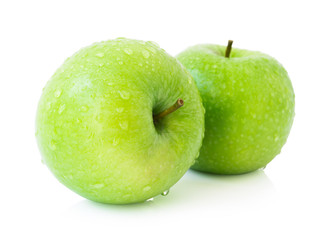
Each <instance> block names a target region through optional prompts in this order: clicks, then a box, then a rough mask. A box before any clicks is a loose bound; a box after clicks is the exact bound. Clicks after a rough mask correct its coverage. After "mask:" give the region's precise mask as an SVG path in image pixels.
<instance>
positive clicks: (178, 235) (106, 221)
mask: <svg viewBox="0 0 330 240" xmlns="http://www.w3.org/2000/svg"><path fill="white" fill-rule="evenodd" d="M327 2H328V1H318V0H313V1H303V0H301V1H289V0H285V1H282V0H276V1H255V0H249V1H243V0H242V1H231V0H227V1H208V0H202V1H193V0H190V1H179V0H176V1H170V0H167V1H143V0H140V1H123V0H122V1H119V0H117V1H97V0H94V1H59V0H57V1H33V0H30V1H1V2H0V26H1V28H0V35H1V36H0V42H1V44H0V104H1V105H0V106H1V108H0V112H1V115H0V140H1V145H0V146H1V147H0V161H1V163H0V184H1V185H0V186H1V187H0V221H1V223H0V239H151V238H153V239H187V238H190V239H217V238H218V239H226V240H228V239H267V240H268V239H290V240H291V239H318V240H319V239H329V238H330V233H329V231H330V230H329V226H330V217H329V216H330V206H329V205H330V197H329V193H330V187H329V185H330V173H329V168H330V157H329V148H330V140H329V135H330V128H329V123H330V114H329V105H330V95H329V87H330V78H329V77H330V73H329V72H330V61H329V59H330V58H329V56H330V48H329V43H330V37H329V30H330V29H329V23H330V17H329V7H327V5H326V3H327ZM117 37H128V38H136V39H143V40H152V41H155V42H157V43H159V44H160V46H161V47H162V48H164V49H166V50H167V52H169V53H170V54H172V55H176V54H177V53H179V52H180V51H182V50H184V49H185V48H186V47H188V46H191V45H194V44H197V43H218V44H226V43H227V40H228V39H233V40H234V47H238V48H245V49H250V50H259V51H262V52H265V53H268V54H270V55H271V56H273V57H275V58H277V59H278V60H279V61H280V62H281V63H282V64H283V65H284V66H285V68H286V69H287V71H288V72H289V75H290V77H291V79H292V82H293V86H294V89H295V93H296V118H295V121H294V125H293V128H292V131H291V134H290V137H289V139H288V142H287V144H286V145H285V146H284V148H283V149H282V153H281V154H280V155H279V156H277V157H276V158H275V159H274V160H273V162H271V163H270V164H269V165H268V166H267V168H266V169H265V170H264V171H261V170H260V171H257V172H254V173H250V174H246V175H241V176H216V175H207V174H201V173H197V172H193V171H189V172H188V173H187V174H186V175H185V176H184V177H183V178H182V179H181V180H180V181H179V182H178V183H177V184H176V185H175V186H174V187H173V188H172V189H171V191H170V194H169V195H168V196H166V197H163V196H159V197H156V198H155V199H154V201H152V202H146V203H143V204H134V205H126V206H115V205H103V204H98V203H93V202H91V201H88V200H85V199H83V198H82V197H80V196H78V195H76V194H75V193H73V192H71V191H70V190H68V189H67V188H65V187H64V186H63V185H61V184H60V183H59V182H58V181H57V180H56V179H55V178H54V177H53V175H52V174H51V173H50V171H49V170H48V169H47V168H46V166H45V165H42V164H41V160H40V159H41V157H40V155H39V152H38V149H37V146H36V141H35V137H34V121H35V113H36V107H37V102H38V99H39V97H40V95H41V91H42V88H43V87H44V85H45V83H46V81H47V80H48V79H49V78H50V77H51V75H52V74H53V73H54V71H55V70H56V68H57V67H59V66H60V65H61V64H62V62H63V61H64V60H65V58H67V57H68V56H70V55H72V54H73V53H74V52H75V51H77V50H78V49H80V48H81V47H84V46H86V45H89V44H91V43H93V42H96V41H101V40H107V39H112V38H117Z"/></svg>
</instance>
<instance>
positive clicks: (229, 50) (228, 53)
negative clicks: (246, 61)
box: [225, 40, 234, 58]
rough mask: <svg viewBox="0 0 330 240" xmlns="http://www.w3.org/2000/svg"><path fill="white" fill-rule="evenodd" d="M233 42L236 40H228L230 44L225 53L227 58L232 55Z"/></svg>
mask: <svg viewBox="0 0 330 240" xmlns="http://www.w3.org/2000/svg"><path fill="white" fill-rule="evenodd" d="M233 42H234V41H233V40H228V45H227V48H226V55H225V57H226V58H229V56H230V52H231V46H232V45H233Z"/></svg>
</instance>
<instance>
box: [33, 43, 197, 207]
mask: <svg viewBox="0 0 330 240" xmlns="http://www.w3.org/2000/svg"><path fill="white" fill-rule="evenodd" d="M181 99H182V100H181ZM183 101H184V106H183V107H181V108H180V109H178V107H180V106H182V105H183ZM176 109H178V110H177V111H175V112H173V111H174V110H176ZM203 135H204V108H203V105H202V102H201V97H200V95H199V92H198V89H197V87H196V84H195V83H194V81H193V80H192V77H191V75H190V74H189V73H188V72H187V70H186V69H185V68H184V67H183V66H182V65H181V63H179V62H178V61H177V60H176V59H175V58H174V57H171V56H170V55H168V54H167V53H166V52H165V51H164V50H163V49H161V48H159V46H158V45H156V44H155V43H153V42H144V41H139V40H131V39H124V38H120V39H115V40H110V41H104V42H99V43H95V44H93V45H91V46H88V47H86V48H83V49H81V50H80V51H78V52H77V53H75V54H74V55H73V56H72V57H70V58H68V59H67V60H66V61H65V62H64V64H63V65H62V66H61V67H60V68H59V69H58V70H57V71H56V72H55V74H54V75H53V76H52V78H51V80H50V81H48V83H47V85H46V87H45V88H44V90H43V93H42V96H41V99H40V101H39V105H38V110H37V117H36V137H37V142H38V146H39V149H40V152H41V155H42V158H43V161H44V162H45V164H46V165H47V166H48V168H49V169H50V170H51V171H52V173H53V174H54V175H55V176H56V178H57V179H58V180H59V181H60V182H61V183H63V184H64V185H65V186H67V187H68V188H70V189H71V190H73V191H74V192H76V193H78V194H80V195H81V196H83V197H85V198H87V199H90V200H94V201H98V202H103V203H113V204H126V203H135V202H141V201H144V200H146V199H149V198H151V197H153V196H156V195H158V194H160V193H162V192H166V190H168V189H169V188H170V187H171V186H172V185H173V184H175V183H176V182H177V181H178V180H179V179H180V178H181V177H182V176H183V175H184V173H185V172H186V171H187V170H188V169H189V168H190V166H191V165H192V164H193V163H194V161H195V159H196V157H197V155H198V152H199V148H200V146H201V143H202V138H203Z"/></svg>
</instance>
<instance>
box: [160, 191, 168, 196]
mask: <svg viewBox="0 0 330 240" xmlns="http://www.w3.org/2000/svg"><path fill="white" fill-rule="evenodd" d="M169 193H170V190H166V191H164V192H162V193H161V195H162V196H167V195H168V194H169Z"/></svg>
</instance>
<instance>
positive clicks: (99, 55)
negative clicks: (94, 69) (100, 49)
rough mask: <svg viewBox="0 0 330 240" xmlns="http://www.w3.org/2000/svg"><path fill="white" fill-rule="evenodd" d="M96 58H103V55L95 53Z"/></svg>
mask: <svg viewBox="0 0 330 240" xmlns="http://www.w3.org/2000/svg"><path fill="white" fill-rule="evenodd" d="M95 55H96V56H97V57H100V58H103V57H104V53H97V54H95Z"/></svg>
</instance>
